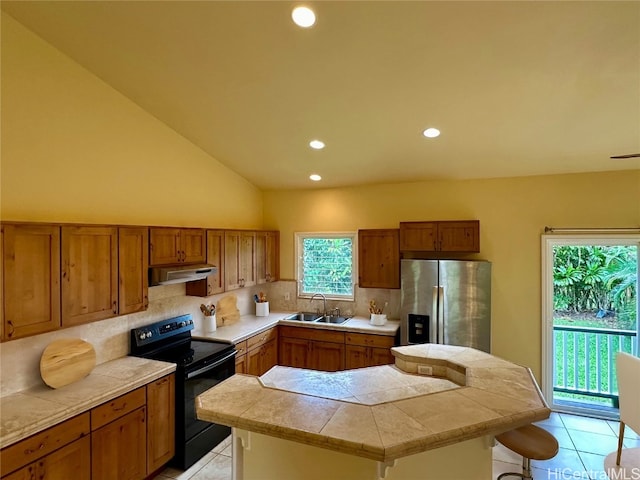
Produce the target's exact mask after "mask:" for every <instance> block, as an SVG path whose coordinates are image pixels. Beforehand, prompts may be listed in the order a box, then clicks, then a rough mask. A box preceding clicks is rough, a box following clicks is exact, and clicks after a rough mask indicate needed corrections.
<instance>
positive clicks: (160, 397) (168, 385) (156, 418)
mask: <svg viewBox="0 0 640 480" xmlns="http://www.w3.org/2000/svg"><path fill="white" fill-rule="evenodd" d="M175 410H176V407H175V376H174V375H173V374H171V375H167V376H166V377H162V378H160V379H158V380H156V381H155V382H152V383H150V384H148V385H147V472H148V473H152V472H155V471H156V470H157V469H159V468H160V467H162V466H163V465H164V464H165V463H167V462H168V461H169V460H171V459H172V458H173V455H174V453H175V438H174V435H175Z"/></svg>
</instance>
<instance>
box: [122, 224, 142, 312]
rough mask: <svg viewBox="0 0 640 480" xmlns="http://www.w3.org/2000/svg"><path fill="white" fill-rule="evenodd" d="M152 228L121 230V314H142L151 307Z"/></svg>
mask: <svg viewBox="0 0 640 480" xmlns="http://www.w3.org/2000/svg"><path fill="white" fill-rule="evenodd" d="M148 270H149V229H147V228H133V227H120V228H118V278H119V289H118V294H119V295H118V297H119V298H118V312H119V313H120V314H121V315H124V314H126V313H133V312H140V311H143V310H146V309H147V306H148V305H149V297H148V295H149V273H148Z"/></svg>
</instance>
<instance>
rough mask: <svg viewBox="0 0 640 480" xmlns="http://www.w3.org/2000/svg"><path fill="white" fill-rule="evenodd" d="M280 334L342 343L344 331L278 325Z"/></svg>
mask: <svg viewBox="0 0 640 480" xmlns="http://www.w3.org/2000/svg"><path fill="white" fill-rule="evenodd" d="M280 328H281V329H282V330H280V336H282V337H292V338H304V339H306V340H316V341H318V342H332V343H344V332H337V331H335V330H320V329H319V328H306V327H284V326H281V327H280Z"/></svg>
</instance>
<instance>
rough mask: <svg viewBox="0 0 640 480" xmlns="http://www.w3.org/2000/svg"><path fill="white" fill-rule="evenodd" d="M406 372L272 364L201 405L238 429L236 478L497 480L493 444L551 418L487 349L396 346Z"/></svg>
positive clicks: (525, 372) (204, 414)
mask: <svg viewBox="0 0 640 480" xmlns="http://www.w3.org/2000/svg"><path fill="white" fill-rule="evenodd" d="M393 354H394V356H395V360H396V365H395V366H390V365H385V366H379V367H369V368H362V369H357V370H347V371H342V372H333V373H329V372H318V371H312V370H305V369H296V368H289V367H274V368H273V369H271V370H270V371H269V372H267V373H266V374H265V375H263V376H262V377H260V378H258V377H253V376H248V375H235V376H233V377H231V378H230V379H228V380H226V381H225V382H223V383H221V384H220V385H218V386H216V387H214V388H212V389H210V390H209V391H207V392H205V393H203V394H202V395H200V396H199V397H198V398H197V400H196V409H197V413H198V417H199V418H201V419H202V420H207V421H213V422H217V423H222V424H225V425H229V426H231V427H233V432H234V441H233V449H234V478H235V479H236V480H244V479H246V480H249V479H254V478H260V479H271V478H273V479H276V478H278V479H282V478H287V479H289V478H292V479H293V478H305V479H312V480H313V479H318V480H319V479H326V478H332V479H334V478H335V479H340V478H344V479H350V480H352V479H360V478H362V479H371V478H385V479H410V478H416V479H418V478H420V479H437V480H444V479H451V480H453V479H458V480H462V479H469V480H471V479H474V480H486V479H488V478H491V446H492V444H493V436H494V435H496V434H498V433H501V432H504V431H507V430H510V429H512V428H517V427H520V426H523V425H527V424H529V423H531V422H535V421H539V420H543V419H545V418H547V417H548V416H549V415H550V410H549V408H548V407H547V405H546V403H545V401H544V399H543V398H542V395H541V394H540V391H539V389H538V386H537V384H536V382H535V379H534V378H533V376H532V375H531V372H530V371H529V369H527V368H524V367H521V366H518V365H515V364H513V363H510V362H507V361H505V360H502V359H500V358H498V357H495V356H492V355H489V354H487V353H484V352H480V351H478V350H474V349H471V348H465V347H454V346H444V345H433V344H425V345H411V346H405V347H395V348H393Z"/></svg>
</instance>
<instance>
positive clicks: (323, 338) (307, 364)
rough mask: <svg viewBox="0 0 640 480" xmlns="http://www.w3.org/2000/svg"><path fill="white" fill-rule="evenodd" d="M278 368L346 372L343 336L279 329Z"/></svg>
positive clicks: (294, 328)
mask: <svg viewBox="0 0 640 480" xmlns="http://www.w3.org/2000/svg"><path fill="white" fill-rule="evenodd" d="M280 328H281V330H280V345H279V362H278V363H279V365H284V366H287V367H298V368H310V369H312V370H323V371H327V372H335V371H338V370H344V365H345V364H344V333H343V332H337V331H334V330H317V329H312V328H298V327H280Z"/></svg>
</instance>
